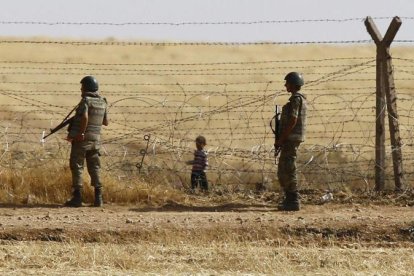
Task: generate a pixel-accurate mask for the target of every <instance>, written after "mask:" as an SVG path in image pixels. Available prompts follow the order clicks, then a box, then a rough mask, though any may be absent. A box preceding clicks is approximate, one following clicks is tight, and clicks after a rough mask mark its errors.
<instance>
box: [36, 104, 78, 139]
mask: <svg viewBox="0 0 414 276" xmlns="http://www.w3.org/2000/svg"><path fill="white" fill-rule="evenodd" d="M77 107H78V106H75V107H74V108H73V109H72V111H71V112H69V114H68V115H66V117H65V119H63V120H62V122H61V123H60V124H58V125H57V126H56V127H54V128H51V129H50V133H49V134H48V135H46V136H44V137H43V140H44V139H46V138H47V137H49V136H50V135H52V134H53V133H55V132H57V131H59V130H60V129H62V128H64V127H65V126H67V125H70V124H71V123H72V122H73V120H74V119H75V116H72V117H70V118H69V116H70V115H71V114H72V113H73V111H75V110H76V108H77ZM68 118H69V119H68Z"/></svg>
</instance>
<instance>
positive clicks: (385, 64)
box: [365, 17, 403, 191]
mask: <svg viewBox="0 0 414 276" xmlns="http://www.w3.org/2000/svg"><path fill="white" fill-rule="evenodd" d="M401 24H402V22H401V19H400V18H399V17H394V18H393V20H392V22H391V24H390V26H389V27H388V30H387V32H386V34H385V36H384V38H382V36H381V34H380V32H379V31H378V29H377V27H376V26H375V23H374V21H373V20H372V18H371V17H367V18H366V20H365V26H366V28H367V31H368V33H369V34H370V35H371V37H372V39H373V40H374V42H375V44H376V46H377V76H376V82H377V90H376V91H377V92H376V95H377V113H376V139H375V161H376V164H375V189H376V190H378V191H380V190H383V189H384V179H385V178H384V165H385V161H384V160H385V146H384V142H385V130H384V118H385V115H384V114H385V106H386V107H387V112H388V122H389V128H390V137H391V150H392V160H393V168H394V179H395V190H402V189H403V169H402V152H401V138H400V130H399V122H398V113H397V96H396V92H395V85H394V76H393V70H392V62H391V55H390V45H391V43H392V41H393V40H394V37H395V35H396V34H397V32H398V29H399V28H400V26H401ZM384 94H385V98H386V105H385V103H384Z"/></svg>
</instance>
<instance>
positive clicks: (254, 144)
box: [0, 18, 414, 191]
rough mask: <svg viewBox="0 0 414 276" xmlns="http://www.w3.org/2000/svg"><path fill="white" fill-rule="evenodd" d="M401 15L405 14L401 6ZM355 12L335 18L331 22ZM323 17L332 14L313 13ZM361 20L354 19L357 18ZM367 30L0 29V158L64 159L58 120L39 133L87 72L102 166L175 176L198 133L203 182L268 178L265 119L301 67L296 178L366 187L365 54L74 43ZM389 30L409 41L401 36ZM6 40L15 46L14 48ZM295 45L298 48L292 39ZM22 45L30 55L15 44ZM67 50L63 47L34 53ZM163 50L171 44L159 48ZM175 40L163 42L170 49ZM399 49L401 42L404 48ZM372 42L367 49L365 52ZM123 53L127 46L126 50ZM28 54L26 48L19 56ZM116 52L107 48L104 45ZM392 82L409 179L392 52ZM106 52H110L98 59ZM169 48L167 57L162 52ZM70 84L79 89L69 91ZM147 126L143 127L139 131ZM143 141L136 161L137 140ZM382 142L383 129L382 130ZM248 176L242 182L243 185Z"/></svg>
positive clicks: (185, 170) (371, 65)
mask: <svg viewBox="0 0 414 276" xmlns="http://www.w3.org/2000/svg"><path fill="white" fill-rule="evenodd" d="M403 19H406V20H412V19H414V18H403ZM355 20H361V19H356V18H355V19H339V20H336V21H334V22H337V23H343V22H348V21H355ZM316 21H319V22H325V23H329V22H332V20H326V19H321V20H316ZM306 22H308V20H292V21H255V22H181V23H180V22H179V23H171V22H170V23H168V22H125V23H108V22H88V23H82V22H25V21H21V22H19V21H16V22H5V21H3V22H0V24H34V25H36V24H38V25H42V24H48V25H65V24H66V25H100V26H105V25H111V26H124V25H172V26H182V25H189V24H190V25H206V24H212V25H224V24H231V25H234V24H240V25H246V24H285V23H295V24H296V23H299V24H300V23H306ZM361 27H362V26H361ZM371 42H372V41H371V40H347V41H345V40H344V41H299V42H297V41H296V42H295V41H292V42H291V41H287V42H228V43H227V42H180V43H175V42H131V41H63V40H62V41H58V40H55V41H53V40H42V39H21V40H13V39H0V49H1V53H2V54H3V55H2V57H1V58H0V70H1V72H2V83H1V87H0V97H1V103H0V105H1V108H0V129H1V131H2V139H1V142H2V153H1V159H0V164H1V166H2V167H5V168H7V167H12V168H15V169H26V168H38V169H42V168H43V167H45V165H46V164H50V163H51V162H58V163H62V164H66V162H67V156H68V151H69V148H70V147H69V145H68V144H67V142H65V141H64V139H63V138H64V137H65V134H66V133H65V132H64V131H62V132H61V133H59V134H57V135H55V136H53V137H51V139H48V140H47V141H46V142H42V141H41V138H42V136H43V133H44V132H45V131H46V132H47V131H48V129H49V128H51V127H53V126H55V125H56V124H58V123H59V122H60V120H61V119H62V118H63V117H64V116H65V115H66V114H67V112H68V111H69V110H70V109H71V108H72V107H73V106H74V105H76V104H77V100H79V97H80V91H79V80H80V78H81V77H83V76H84V75H89V74H91V75H95V76H96V77H97V78H98V81H99V82H100V87H101V93H102V95H103V96H105V97H106V98H107V99H108V101H109V115H110V120H111V125H110V126H109V127H108V128H104V130H103V141H102V144H103V147H102V163H103V169H104V171H105V172H106V173H108V174H111V175H114V176H116V177H117V178H118V179H119V180H120V183H121V184H122V183H125V185H128V182H129V180H130V179H134V178H145V177H148V178H153V176H154V175H157V176H162V177H163V178H164V180H165V182H166V183H168V185H172V186H174V187H177V188H182V187H184V188H185V187H187V186H188V182H189V180H188V178H189V173H190V170H191V168H190V167H189V166H187V165H185V162H184V161H186V160H189V159H191V158H192V152H193V150H194V139H195V137H196V136H197V135H199V134H202V135H204V136H206V137H207V143H208V145H207V148H206V149H207V150H208V153H209V163H210V166H209V169H208V177H209V180H210V182H211V183H212V185H213V187H216V188H218V187H220V188H223V189H228V190H232V191H234V190H238V189H246V188H251V187H256V186H257V185H258V184H259V186H261V187H262V186H265V187H269V188H271V187H273V184H274V182H275V181H276V168H275V161H274V158H273V150H274V148H273V143H274V137H273V133H272V132H271V129H270V127H269V121H270V119H271V118H272V117H273V113H274V106H275V104H279V105H280V104H284V103H285V102H286V101H287V99H288V95H287V93H286V92H285V91H284V89H283V85H284V83H283V77H284V75H285V74H286V73H287V72H289V71H292V70H298V71H301V72H303V74H304V76H305V78H306V84H305V87H304V93H305V94H306V95H307V98H308V104H309V117H308V126H307V139H306V142H305V143H304V144H303V145H302V146H301V148H300V159H299V160H298V169H299V174H300V175H299V176H300V177H299V178H300V185H301V188H302V189H306V188H315V187H317V188H325V189H335V188H349V189H352V188H359V189H372V188H373V186H374V174H375V172H374V167H375V157H374V151H375V119H376V118H375V97H376V95H375V78H376V72H375V54H373V55H372V56H371V55H366V56H360V55H359V56H348V57H344V56H343V55H342V54H341V53H340V51H341V47H338V49H337V50H335V52H333V54H331V55H329V56H328V55H326V56H325V57H324V58H309V59H302V58H301V59H295V58H280V57H278V58H275V59H268V60H263V59H261V58H260V55H257V56H256V55H255V59H250V60H248V61H246V60H245V59H241V60H236V61H234V60H231V61H230V60H229V61H227V59H226V58H225V57H223V56H220V57H217V58H215V57H213V58H209V60H208V61H203V62H198V61H197V62H187V61H185V62H180V61H179V62H149V61H148V60H151V58H148V57H140V58H134V59H132V58H131V59H129V58H128V57H125V56H122V54H121V56H119V57H118V58H109V59H108V58H107V59H104V58H102V59H99V58H98V57H97V56H95V55H94V56H93V57H94V58H93V61H92V59H88V58H85V57H84V56H79V53H81V55H86V56H88V55H93V54H92V53H93V52H99V53H101V54H102V55H105V54H106V55H108V54H109V53H113V52H116V51H119V52H123V51H125V48H127V49H128V51H129V52H131V51H144V50H142V49H143V48H145V49H146V50H145V51H146V53H148V52H151V53H153V54H159V53H160V52H162V51H167V49H171V48H174V49H179V50H180V51H186V50H189V49H194V48H195V49H196V51H197V52H203V51H205V52H206V53H207V52H208V51H212V50H214V49H221V48H223V47H224V49H228V48H231V49H235V48H239V47H240V48H243V47H250V48H252V49H257V48H258V47H266V48H261V50H263V49H269V48H268V47H281V46H283V47H297V46H304V45H322V46H323V45H326V44H328V45H330V44H339V45H343V44H345V45H350V46H356V45H362V46H366V45H367V44H368V43H371ZM394 42H397V43H401V44H403V45H408V46H412V45H411V44H412V43H413V42H414V41H412V40H395V41H394ZM16 47H18V49H19V51H22V52H21V53H17V54H16V53H15V52H14V51H15V48H16ZM302 49H303V48H302ZM24 51H27V52H30V53H33V55H31V54H28V55H24V54H22V53H23V52H24ZM37 51H39V52H42V51H43V52H46V53H47V52H48V51H50V52H68V53H69V54H68V55H69V58H68V57H66V56H65V58H59V55H57V57H56V56H54V57H53V58H50V57H48V56H45V55H40V54H39V55H35V53H36V52H37ZM171 51H172V54H171ZM176 51H177V50H170V52H169V53H170V55H171V56H172V57H174V53H175V52H176ZM408 51H411V50H410V48H408ZM373 53H375V52H373ZM126 55H128V54H126ZM27 56H30V58H24V57H27ZM115 56H116V55H115ZM393 59H394V72H395V82H396V86H397V94H398V101H399V102H398V112H399V125H400V127H401V129H400V131H401V138H402V140H403V147H402V152H403V164H404V177H405V182H406V183H407V187H412V183H413V173H414V171H413V158H412V157H411V156H413V154H412V151H413V150H412V145H413V137H414V136H413V131H414V130H413V126H412V122H411V116H412V112H413V94H412V90H413V86H412V81H413V75H414V70H413V67H414V59H411V58H407V56H406V55H404V56H396V55H393ZM108 60H110V62H109V61H108ZM171 60H174V58H171ZM78 93H79V94H78ZM146 135H147V136H146ZM144 137H147V138H149V141H148V150H147V152H146V156H145V158H144V162H143V164H142V168H141V169H140V170H138V167H139V166H140V165H141V164H140V160H142V154H143V151H142V150H143V149H145V148H146V144H147V141H146V140H144ZM386 143H387V145H389V144H390V142H389V137H387V141H386ZM387 148H388V150H387V153H386V155H387V157H388V158H387V160H389V161H387V164H386V172H387V173H386V175H387V177H386V181H387V185H392V184H391V183H392V182H393V176H392V161H391V160H392V159H391V148H390V147H388V146H387ZM252 185H253V186H252Z"/></svg>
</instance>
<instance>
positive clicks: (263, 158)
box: [0, 38, 414, 275]
mask: <svg viewBox="0 0 414 276" xmlns="http://www.w3.org/2000/svg"><path fill="white" fill-rule="evenodd" d="M13 40H14V39H13V38H10V41H13ZM28 41H29V42H30V41H31V42H36V43H22V42H20V43H1V44H0V52H1V53H2V58H0V66H1V68H2V71H1V72H2V75H1V79H2V82H1V83H0V86H1V87H0V106H1V108H0V130H1V133H2V136H1V138H0V143H1V148H0V149H1V157H0V165H1V166H0V183H1V185H0V202H1V204H0V244H1V245H0V260H1V262H0V272H1V273H2V274H7V275H33V274H35V275H46V274H52V275H75V274H76V275H142V274H148V275H154V274H155V275H157V274H171V275H176V274H179V275H192V274H199V275H236V274H248V275H256V274H267V275H275V274H276V275H315V274H316V275H318V274H322V275H410V274H412V271H413V268H414V267H413V263H414V262H413V261H414V260H413V256H414V254H413V249H414V247H413V241H414V240H413V233H414V230H413V227H414V220H413V218H412V210H413V209H412V208H413V207H412V206H413V205H414V198H413V194H412V185H413V173H414V171H413V159H412V157H411V156H412V144H413V135H412V134H413V127H412V122H411V114H412V108H413V106H412V102H413V101H412V96H413V94H412V90H413V79H412V75H413V72H412V66H413V62H414V59H413V55H412V53H413V48H412V47H403V46H399V45H395V46H393V48H392V55H393V58H394V60H393V61H394V70H395V79H396V88H397V93H398V97H399V102H398V108H399V115H400V118H399V122H400V126H401V135H402V139H403V144H404V147H403V157H404V169H405V172H406V174H405V183H406V186H407V190H406V191H405V192H404V193H402V194H394V193H392V192H386V193H383V194H378V193H374V192H372V189H373V187H374V182H373V181H374V180H373V175H374V161H373V160H374V159H373V154H374V148H373V147H374V142H375V123H374V122H375V48H374V47H373V46H372V45H363V44H356V45H349V46H327V45H297V46H294V45H290V46H282V45H250V46H223V45H209V46H205V45H204V46H203V45H180V46H162V45H152V46H144V45H123V44H121V43H117V41H114V40H111V39H108V40H107V41H105V43H106V44H104V45H103V44H102V43H101V42H102V41H98V42H97V43H96V44H92V45H90V44H88V45H76V44H74V43H72V42H70V41H63V42H61V43H50V38H33V39H29V40H28ZM48 41H49V42H48ZM43 42H46V43H43ZM292 70H297V71H301V72H303V73H304V75H305V79H306V81H307V83H306V85H305V87H304V92H305V93H306V95H307V97H308V102H309V108H310V112H309V121H308V122H309V125H308V134H307V140H306V142H305V143H304V144H303V145H302V146H301V149H300V159H299V161H298V168H299V179H300V185H301V189H302V197H303V198H302V201H303V203H304V208H303V210H301V211H300V212H298V213H293V214H292V213H280V212H277V211H276V210H275V205H276V202H277V201H278V200H279V197H280V195H279V193H278V183H277V179H276V177H275V160H274V159H273V152H272V145H273V136H272V133H271V131H270V128H269V121H270V119H271V118H272V116H273V112H274V106H275V104H278V105H281V104H284V103H285V102H286V101H287V99H288V95H287V94H286V92H285V91H284V86H283V84H284V82H283V77H284V75H285V74H286V73H287V72H289V71H292ZM89 74H91V75H94V76H96V77H97V78H98V80H99V83H100V86H101V93H102V94H103V95H104V96H105V97H106V98H107V99H108V101H109V103H110V108H109V114H110V119H111V124H110V126H109V127H107V128H105V129H104V130H103V148H102V151H101V153H102V164H103V170H102V177H103V182H104V187H105V189H104V200H105V202H106V205H105V207H104V208H98V209H96V208H89V207H85V208H80V209H69V208H62V207H61V203H62V202H64V201H65V200H66V199H67V198H68V197H69V195H70V189H71V188H70V171H69V168H68V153H69V147H70V146H69V144H68V143H67V142H66V141H64V137H65V130H62V131H61V132H59V133H57V134H54V135H53V136H51V137H50V138H48V139H47V140H46V141H41V138H42V133H43V132H46V133H47V132H48V130H49V128H51V127H53V126H55V125H57V124H58V123H59V122H60V120H61V119H63V118H64V117H65V115H66V114H67V113H68V112H69V111H70V110H71V109H72V108H73V106H75V105H76V104H77V102H78V101H79V97H80V91H79V88H80V87H79V80H80V79H81V78H82V77H83V76H84V75H89ZM199 134H203V135H205V136H206V137H207V141H208V146H207V150H208V151H209V162H210V169H209V171H208V177H209V183H210V188H211V191H210V193H209V194H196V195H190V194H188V193H187V188H188V185H189V170H190V168H189V167H188V166H186V165H185V162H184V161H186V160H188V159H190V158H192V151H193V149H194V143H193V140H194V138H195V137H196V136H197V135H199ZM144 135H150V140H149V141H148V144H147V141H145V140H144V139H143V138H144ZM147 146H148V150H147V153H146V156H145V158H144V161H143V163H142V165H143V166H142V169H141V171H138V168H137V165H139V164H140V162H141V160H142V155H141V150H142V149H145V148H146V147H147ZM390 156H391V149H390V148H389V139H388V138H387V167H386V171H387V183H386V184H387V188H388V189H392V188H393V176H392V174H391V172H392V163H391V161H390ZM85 182H86V183H85V202H86V204H89V203H90V202H91V201H92V189H91V187H90V186H89V185H88V178H87V176H86V175H85ZM325 190H330V191H332V192H333V194H334V200H333V201H332V202H329V203H326V204H322V202H321V196H323V195H324V193H325Z"/></svg>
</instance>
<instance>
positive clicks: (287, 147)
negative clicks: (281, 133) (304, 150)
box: [277, 141, 300, 193]
mask: <svg viewBox="0 0 414 276" xmlns="http://www.w3.org/2000/svg"><path fill="white" fill-rule="evenodd" d="M299 145H300V142H290V141H288V142H286V143H285V144H283V147H282V151H281V152H280V157H279V164H278V167H277V177H278V179H279V183H280V186H281V188H282V189H283V191H284V192H285V193H288V192H297V190H298V179H297V176H296V158H297V151H298V148H299Z"/></svg>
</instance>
